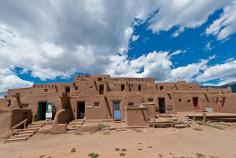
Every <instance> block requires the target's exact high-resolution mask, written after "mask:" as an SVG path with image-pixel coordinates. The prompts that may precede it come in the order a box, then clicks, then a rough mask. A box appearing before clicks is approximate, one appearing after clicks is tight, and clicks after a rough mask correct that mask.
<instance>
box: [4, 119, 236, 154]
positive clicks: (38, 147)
mask: <svg viewBox="0 0 236 158" xmlns="http://www.w3.org/2000/svg"><path fill="white" fill-rule="evenodd" d="M217 126H219V124H217ZM220 126H221V127H222V129H218V128H214V127H209V126H205V125H199V124H196V123H193V125H192V126H191V127H190V128H185V129H173V128H145V129H142V130H141V131H140V130H138V131H135V130H133V129H129V130H126V131H112V132H111V133H110V134H108V135H104V134H102V133H101V132H97V133H94V134H90V133H84V134H82V135H75V134H74V133H66V134H60V135H49V134H45V135H44V134H36V135H34V136H33V137H32V138H31V139H29V140H27V141H24V142H15V143H6V144H4V143H2V142H1V143H0V158H65V157H66V158H86V157H89V156H88V155H89V154H90V153H96V154H99V156H98V158H119V157H125V158H161V157H166V158H169V157H170V158H174V157H182V158H183V157H197V158H202V157H209V158H216V157H217V158H219V157H221V158H231V157H232V158H236V124H234V125H232V126H231V125H229V124H226V125H225V124H223V125H222V124H220ZM72 148H74V149H75V150H74V152H71V150H72ZM116 148H117V149H116ZM122 149H123V150H124V151H123V152H122V151H121V150H122ZM117 150H119V151H117ZM120 153H124V154H123V155H122V154H121V155H120Z"/></svg>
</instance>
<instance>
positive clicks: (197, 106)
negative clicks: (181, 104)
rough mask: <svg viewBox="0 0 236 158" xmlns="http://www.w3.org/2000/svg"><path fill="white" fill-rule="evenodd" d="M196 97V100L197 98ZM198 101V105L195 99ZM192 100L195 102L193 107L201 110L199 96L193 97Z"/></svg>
mask: <svg viewBox="0 0 236 158" xmlns="http://www.w3.org/2000/svg"><path fill="white" fill-rule="evenodd" d="M195 99H196V100H195ZM194 100H195V101H196V104H197V105H196V106H195V101H194ZM192 102H193V108H194V110H200V106H199V97H192Z"/></svg>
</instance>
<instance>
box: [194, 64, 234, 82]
mask: <svg viewBox="0 0 236 158" xmlns="http://www.w3.org/2000/svg"><path fill="white" fill-rule="evenodd" d="M196 79H197V80H198V81H201V82H203V81H209V80H219V81H220V84H224V83H227V82H232V81H235V80H236V60H232V61H230V60H229V61H228V62H225V63H223V64H217V65H213V66H209V67H208V68H207V69H205V70H204V72H203V73H202V74H200V75H199V76H197V78H196Z"/></svg>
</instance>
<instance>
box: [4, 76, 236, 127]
mask: <svg viewBox="0 0 236 158" xmlns="http://www.w3.org/2000/svg"><path fill="white" fill-rule="evenodd" d="M235 102H236V94H234V93H232V92H231V89H230V88H223V89H218V88H217V89H213V88H201V87H200V86H199V85H198V84H193V83H187V82H184V81H180V82H176V83H156V82H155V80H154V79H153V78H124V77H121V78H117V77H115V78H113V77H110V76H109V75H99V76H78V77H76V78H75V80H74V81H73V82H72V83H49V84H35V85H33V86H32V87H30V88H21V89H9V90H8V92H7V96H6V97H5V98H3V99H0V112H1V110H2V111H4V110H5V111H6V110H8V111H11V112H12V114H11V115H12V120H11V126H13V125H14V124H16V123H15V122H16V121H14V120H19V121H18V122H20V120H22V119H24V118H29V120H30V121H32V120H33V121H37V120H45V119H52V120H53V119H54V118H55V119H57V121H58V123H67V122H69V121H71V120H73V119H84V118H86V119H113V120H116V121H125V122H127V123H128V124H135V123H136V122H139V123H141V124H142V121H143V122H144V123H145V122H147V120H148V119H150V118H153V117H155V116H156V115H157V114H159V113H176V112H191V111H204V110H205V109H206V108H210V109H212V110H213V111H215V112H225V113H236V105H235ZM13 109H14V110H13ZM16 109H18V110H16ZM19 109H20V110H19ZM20 111H21V112H20ZM27 111H30V114H29V113H28V112H27ZM19 113H21V114H19ZM0 115H1V113H0Z"/></svg>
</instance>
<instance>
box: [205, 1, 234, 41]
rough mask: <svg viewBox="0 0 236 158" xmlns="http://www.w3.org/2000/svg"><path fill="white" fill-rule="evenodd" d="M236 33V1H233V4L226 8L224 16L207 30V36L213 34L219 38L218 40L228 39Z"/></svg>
mask: <svg viewBox="0 0 236 158" xmlns="http://www.w3.org/2000/svg"><path fill="white" fill-rule="evenodd" d="M235 32H236V1H235V0H234V1H232V4H230V5H228V6H226V7H225V8H224V11H223V14H222V15H221V16H220V18H219V19H216V20H215V21H214V22H213V24H211V25H210V26H209V27H208V28H207V30H206V34H208V35H209V34H212V35H215V36H216V37H217V39H218V40H223V39H226V38H228V37H229V36H230V35H232V34H233V33H235Z"/></svg>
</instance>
